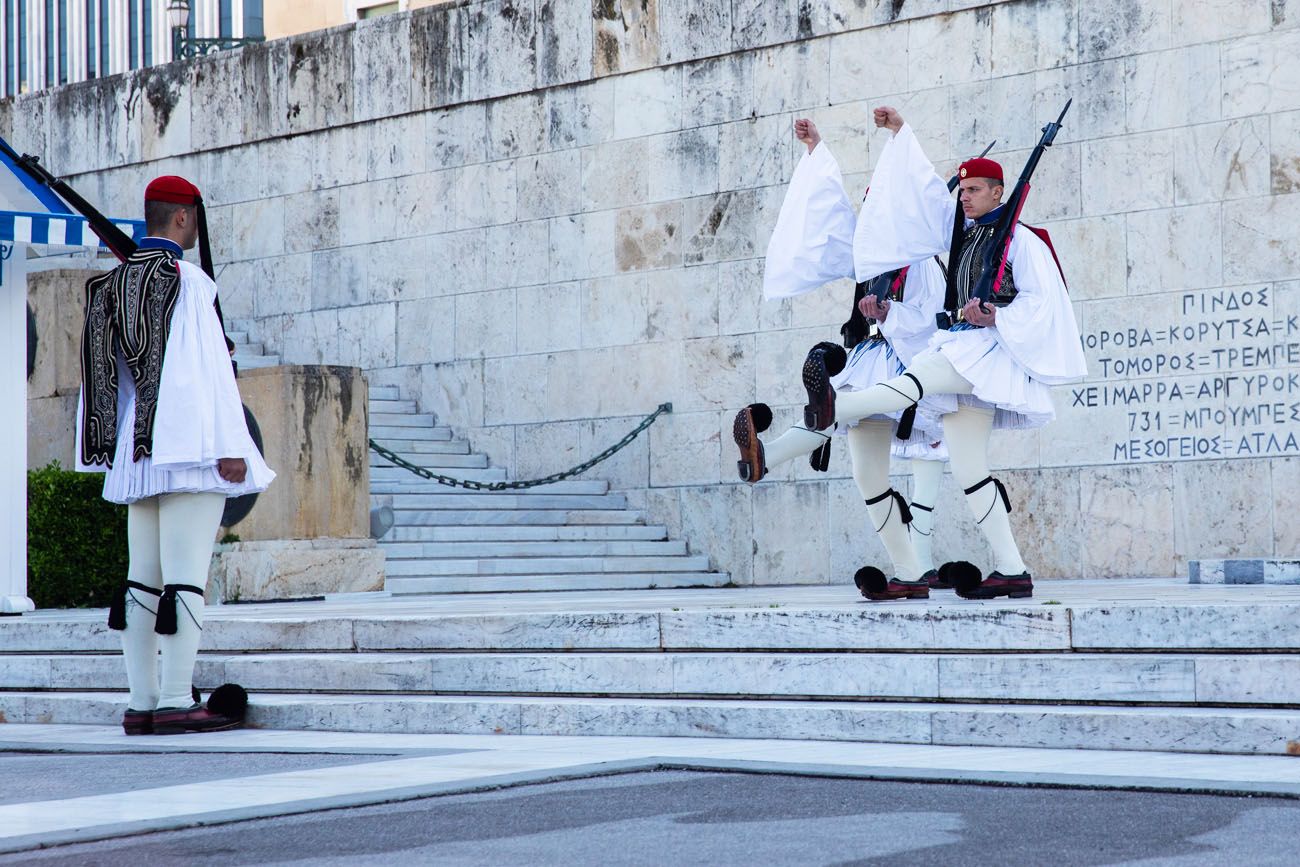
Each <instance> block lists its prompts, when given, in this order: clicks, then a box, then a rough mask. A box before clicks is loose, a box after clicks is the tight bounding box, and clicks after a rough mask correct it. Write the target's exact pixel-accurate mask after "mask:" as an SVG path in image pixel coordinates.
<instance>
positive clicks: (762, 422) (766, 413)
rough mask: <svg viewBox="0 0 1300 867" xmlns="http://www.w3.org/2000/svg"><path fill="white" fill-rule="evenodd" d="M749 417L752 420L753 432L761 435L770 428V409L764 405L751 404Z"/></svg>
mask: <svg viewBox="0 0 1300 867" xmlns="http://www.w3.org/2000/svg"><path fill="white" fill-rule="evenodd" d="M749 417H750V418H751V419H753V420H754V432H755V433H762V432H763V431H765V430H767V429H768V428H770V427H771V426H772V407H770V406H768V405H767V404H765V403H751V404H750V405H749Z"/></svg>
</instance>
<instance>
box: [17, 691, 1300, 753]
mask: <svg viewBox="0 0 1300 867" xmlns="http://www.w3.org/2000/svg"><path fill="white" fill-rule="evenodd" d="M125 708H126V695H125V693H122V692H64V693H58V692H0V714H2V715H3V716H4V718H5V719H6V720H8V721H9V722H12V723H53V724H59V725H95V724H99V725H103V724H110V725H111V724H116V723H117V722H118V720H120V719H121V714H122V711H123V710H124V709H125ZM248 710H249V715H248V721H249V725H250V726H253V727H257V728H267V729H292V730H308V731H359V732H385V733H410V734H417V733H419V734H483V735H486V734H507V735H600V736H643V737H720V738H776V739H786V740H825V741H858V742H868V743H869V742H877V743H900V744H935V745H944V746H994V747H1039V748H1055V749H1092V750H1145V751H1159V752H1178V753H1218V754H1239V755H1281V754H1285V753H1287V751H1288V745H1289V744H1292V743H1294V741H1295V737H1296V732H1297V731H1300V712H1297V711H1293V710H1272V709H1253V708H1181V707H1167V708H1145V707H1106V706H1089V705H1082V706H1070V707H1062V706H1056V705H1000V704H927V703H921V702H844V701H825V702H796V701H747V700H740V699H724V700H717V699H636V700H631V699H616V698H615V699H610V698H568V697H546V698H527V697H511V696H502V697H487V696H459V695H436V696H418V695H413V696H375V695H353V694H341V695H300V694H274V693H256V692H255V693H253V695H252V696H251V702H250V704H249V708H248Z"/></svg>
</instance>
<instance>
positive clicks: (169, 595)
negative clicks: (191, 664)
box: [153, 584, 203, 635]
mask: <svg viewBox="0 0 1300 867" xmlns="http://www.w3.org/2000/svg"><path fill="white" fill-rule="evenodd" d="M181 592H184V593H197V594H198V595H199V596H200V597H201V596H203V588H202V587H195V586H194V585H193V584H165V585H163V592H162V598H161V599H159V600H158V622H157V623H155V624H154V628H153V631H154V632H157V633H158V634H159V635H175V634H176V594H177V593H181Z"/></svg>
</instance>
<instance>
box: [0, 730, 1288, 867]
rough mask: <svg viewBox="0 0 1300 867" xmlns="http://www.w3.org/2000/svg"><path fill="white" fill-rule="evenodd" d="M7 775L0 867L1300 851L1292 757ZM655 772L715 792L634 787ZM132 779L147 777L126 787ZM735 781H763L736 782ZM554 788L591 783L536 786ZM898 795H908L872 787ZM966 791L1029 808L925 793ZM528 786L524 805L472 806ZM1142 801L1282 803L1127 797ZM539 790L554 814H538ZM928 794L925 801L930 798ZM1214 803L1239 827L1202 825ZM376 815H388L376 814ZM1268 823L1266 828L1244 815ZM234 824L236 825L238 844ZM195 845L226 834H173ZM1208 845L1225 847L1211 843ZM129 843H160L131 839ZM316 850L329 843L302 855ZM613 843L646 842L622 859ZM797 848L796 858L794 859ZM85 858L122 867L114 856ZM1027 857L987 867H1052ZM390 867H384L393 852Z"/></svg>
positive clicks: (79, 765) (336, 736)
mask: <svg viewBox="0 0 1300 867" xmlns="http://www.w3.org/2000/svg"><path fill="white" fill-rule="evenodd" d="M6 766H8V767H12V768H15V769H17V770H16V771H15V773H14V774H13V775H12V776H9V775H3V776H0V779H3V781H4V783H5V786H4V788H5V790H6V794H7V800H9V801H10V803H7V804H0V852H4V853H26V855H25V856H21V857H20V856H18V855H17V854H15V857H17V859H18V861H21V860H23V857H31V853H32V852H33V851H34V850H37V849H39V848H42V847H49V846H56V845H57V846H62V845H64V844H83V843H89V842H90V841H95V840H108V839H112V838H118V839H120V840H131V839H134V840H135V842H134V843H131V842H124V843H121V844H120V845H125V846H128V847H130V846H134V845H137V844H141V845H143V844H144V843H146V842H147V843H148V844H149V845H154V844H156V843H159V842H160V841H161V843H164V844H166V845H171V844H170V843H168V842H167V841H168V840H171V839H172V837H171V836H163V837H158V836H156V835H157V833H158V832H176V833H185V834H194V835H197V836H196V837H195V839H200V840H202V841H205V842H202V844H201V845H200V844H195V845H196V846H199V847H200V849H202V851H209V852H215V853H217V854H221V855H222V857H229V856H231V853H230V851H229V850H230V849H231V847H230V846H228V845H227V842H228V841H229V834H230V833H234V832H235V831H236V830H237V831H239V833H240V834H243V829H245V828H249V829H252V828H260V827H263V825H261V824H259V825H250V824H247V822H248V820H270V819H272V818H273V817H284V818H281V819H278V820H277V821H280V822H281V823H282V824H281V825H276V826H274V827H282V828H283V829H284V830H283V832H281V831H275V832H268V836H267V837H266V839H265V841H264V843H259V844H258V845H259V846H263V845H264V846H265V847H269V848H266V849H265V850H259V854H258V855H257V856H256V857H255V858H253V859H252V860H253V861H257V862H266V861H274V860H275V859H281V860H289V859H292V858H293V857H298V856H302V857H307V856H310V857H315V856H317V855H318V854H319V853H331V857H334V856H338V857H339V858H341V859H343V860H339V861H337V862H336V863H339V864H342V863H358V862H356V861H354V860H349V859H350V858H351V856H352V855H356V856H357V857H358V858H360V857H362V856H366V855H376V857H379V855H380V854H381V853H392V852H394V851H400V850H403V849H404V848H409V847H412V846H414V847H417V848H418V847H422V846H426V845H428V846H433V847H435V848H436V850H437V853H438V854H439V857H442V856H443V855H447V857H451V855H455V857H456V858H461V859H465V860H464V861H463V863H492V864H507V863H525V864H530V865H531V864H537V863H543V864H544V863H551V862H548V861H547V860H546V858H548V857H551V856H552V855H553V856H554V858H555V859H556V860H555V861H554V863H560V861H561V860H563V861H564V862H565V863H574V861H573V858H574V857H575V856H581V857H582V858H586V859H589V860H587V861H580V862H578V863H664V860H663V859H662V858H661V859H658V860H654V859H648V858H645V857H644V856H645V854H646V852H650V853H651V854H657V853H659V852H661V851H665V849H666V847H671V846H676V845H678V844H679V843H680V845H681V846H684V847H689V848H690V849H691V851H695V850H697V849H698V851H699V852H702V853H711V856H710V857H708V858H705V859H704V860H705V861H711V862H712V863H730V862H731V861H732V860H743V859H739V857H738V856H739V855H741V854H744V853H745V852H749V851H757V850H755V849H754V847H756V846H762V847H764V856H763V858H762V859H760V860H763V861H765V862H773V863H780V862H782V861H784V863H794V862H798V861H799V860H800V859H799V857H798V856H799V855H800V854H802V852H803V849H802V845H803V843H806V842H807V841H817V842H818V843H819V845H820V844H821V843H823V842H824V843H825V845H826V846H827V847H831V848H827V849H826V850H825V854H826V858H827V859H828V861H827V863H852V862H854V861H855V860H861V859H862V858H863V857H868V856H869V857H878V856H879V857H884V856H886V855H889V854H890V853H893V855H894V856H900V855H901V854H903V853H908V852H913V851H922V852H928V851H930V850H931V849H932V848H934V847H939V846H948V845H957V844H959V843H960V844H961V845H962V846H965V847H968V848H970V852H971V856H970V857H971V858H973V859H975V863H979V862H980V861H981V860H983V859H984V857H985V856H986V855H988V853H989V851H991V848H996V847H1001V849H1007V847H1012V849H1014V847H1023V846H1039V845H1040V842H1039V841H1038V836H1043V835H1046V837H1048V838H1051V839H1056V840H1057V841H1058V843H1062V845H1064V843H1063V842H1062V841H1066V840H1074V841H1076V842H1075V843H1074V844H1072V848H1071V849H1070V851H1071V852H1072V853H1074V855H1076V856H1079V857H1082V855H1087V856H1088V857H1089V858H1091V857H1092V856H1093V855H1094V854H1098V855H1104V856H1105V857H1107V858H1110V857H1112V855H1113V856H1114V858H1121V857H1122V858H1133V857H1137V855H1135V854H1133V853H1132V852H1131V851H1130V849H1129V848H1123V847H1121V848H1119V849H1117V848H1115V847H1116V846H1117V845H1118V844H1119V843H1120V842H1124V841H1127V840H1128V839H1129V838H1130V837H1132V838H1134V839H1136V840H1139V841H1141V840H1149V841H1154V842H1152V843H1151V844H1150V846H1149V847H1148V848H1147V849H1143V850H1142V852H1143V853H1145V854H1147V855H1160V856H1161V857H1164V856H1165V855H1171V856H1174V855H1176V856H1181V855H1189V856H1193V857H1198V858H1199V857H1202V856H1206V855H1207V853H1210V854H1212V853H1213V852H1214V851H1215V850H1214V849H1213V848H1208V849H1207V848H1200V849H1197V848H1189V847H1192V843H1197V845H1202V846H1218V845H1222V847H1223V848H1224V851H1230V850H1231V849H1233V847H1235V846H1237V845H1239V844H1240V843H1242V841H1243V840H1245V841H1249V842H1250V845H1251V846H1254V847H1256V849H1257V850H1258V854H1259V855H1260V857H1261V858H1263V857H1264V856H1266V855H1268V854H1269V853H1270V852H1273V851H1274V849H1275V848H1277V850H1278V851H1287V852H1293V851H1294V849H1293V848H1292V849H1287V848H1286V847H1295V846H1296V845H1297V844H1300V838H1296V837H1287V836H1285V835H1286V834H1290V833H1291V830H1290V829H1294V828H1300V822H1297V821H1296V820H1297V819H1300V761H1297V760H1296V759H1293V758H1289V757H1286V756H1233V755H1217V756H1202V755H1195V754H1187V753H1181V754H1179V753H1150V752H1147V753H1143V752H1135V751H1128V752H1121V751H1104V750H1047V749H1014V748H990V747H936V746H918V745H897V744H865V743H843V742H821V741H788V740H782V741H772V740H740V739H735V740H732V739H722V738H634V737H625V738H615V737H606V738H597V737H538V736H500V735H496V736H494V735H400V734H397V735H393V734H381V733H372V734H364V733H349V732H304V731H271V730H244V731H234V732H218V733H213V734H207V735H185V736H181V737H132V738H127V737H125V736H124V735H123V734H122V732H121V729H120V728H116V727H109V726H56V725H0V774H3V771H4V768H5V767H6ZM177 767H182V768H185V769H187V772H188V770H189V769H193V770H194V772H195V773H194V775H193V776H187V779H186V781H184V782H179V783H178V782H177V781H176V780H175V779H174V778H173V777H172V774H173V772H174V770H175V769H176V768H177ZM663 769H670V770H673V771H688V772H696V771H698V772H710V773H703V774H690V773H688V774H685V775H683V776H680V777H667V776H663V775H662V774H658V773H655V774H649V775H646V774H644V773H642V772H646V771H661V770H663ZM137 771H140V772H142V773H143V774H144V775H145V776H144V778H143V779H137V778H136V772H137ZM734 771H753V772H762V774H763V775H758V774H755V775H744V776H735V775H733V774H731V773H730V772H734ZM610 774H623V775H624V776H619V777H609V776H608V775H610ZM629 774H636V775H637V776H629ZM791 775H795V776H791ZM566 779H570V780H573V779H580V780H583V782H575V783H572V784H566V785H563V786H556V787H555V788H554V789H553V790H552V789H550V788H546V789H543V788H538V784H546V785H549V784H553V783H556V782H557V781H562V780H566ZM791 779H793V780H795V782H789V780H791ZM783 780H784V781H785V782H782V781H783ZM900 780H911V781H918V782H914V783H911V784H902V783H897V782H888V784H886V783H884V782H880V781H900ZM664 781H667V782H666V784H665V785H661V783H663V782H664ZM701 781H703V782H701ZM871 781H877V782H871ZM958 781H959V782H968V783H977V782H986V783H1003V784H1010V785H1014V786H1018V787H1020V788H999V789H991V788H990V789H985V788H977V787H967V788H961V787H950V786H941V785H924V784H923V783H951V782H958ZM850 783H851V785H850ZM530 784H533V785H530ZM521 785H522V786H526V788H516V789H511V790H508V791H504V792H498V793H497V794H494V795H490V796H489V795H480V794H474V793H478V792H487V791H490V790H497V789H501V788H503V787H507V786H521ZM728 786H735V787H737V788H735V790H734V791H733V790H732V789H729V788H727V787H728ZM1028 786H1057V787H1061V786H1067V787H1098V788H1103V789H1108V790H1110V791H1107V792H1094V793H1084V792H1079V791H1069V790H1066V789H1060V788H1057V789H1055V790H1048V791H1043V790H1039V789H1030V788H1025V787H1028ZM783 787H786V788H783ZM790 787H793V788H790ZM1140 789H1150V790H1155V791H1158V792H1166V793H1183V792H1201V793H1206V792H1208V793H1218V794H1229V795H1248V794H1254V795H1261V796H1274V795H1281V796H1284V797H1285V798H1288V799H1290V800H1283V799H1281V798H1277V799H1273V800H1269V801H1262V800H1257V801H1252V800H1239V799H1232V798H1228V799H1215V798H1213V797H1210V796H1209V795H1204V794H1202V795H1185V796H1181V795H1180V796H1174V795H1172V794H1170V795H1159V796H1154V795H1146V794H1141V795H1139V794H1137V793H1136V792H1135V791H1134V790H1140ZM605 790H608V791H605ZM551 791H554V792H558V793H559V794H558V795H553V796H552V795H547V794H546V792H551ZM925 792H932V793H938V794H933V795H926V796H924V797H923V796H922V794H920V793H925ZM944 792H947V793H949V794H948V795H946V796H945V795H942V793H944ZM539 793H540V794H539ZM436 796H447V797H436ZM431 798H432V799H433V800H430V799H431ZM927 798H929V800H927ZM944 798H946V800H944ZM989 798H992V799H993V800H989ZM1134 798H1136V799H1137V800H1134ZM421 799H423V800H421ZM918 799H919V800H918ZM1148 799H1149V800H1148ZM417 801H418V803H416V802H417ZM1220 801H1221V802H1222V804H1237V805H1239V806H1240V807H1241V809H1238V808H1236V807H1233V808H1229V807H1226V806H1219V807H1209V806H1206V805H1211V804H1214V803H1218V802H1220ZM398 802H405V803H398ZM384 804H389V805H392V804H396V806H389V807H379V806H378V805H384ZM1261 804H1264V805H1266V806H1267V807H1268V809H1269V810H1272V811H1273V812H1268V811H1267V810H1263V811H1262V812H1248V811H1246V809H1245V808H1246V807H1247V806H1251V807H1259V806H1260V805H1261ZM1089 805H1091V806H1089ZM1115 805H1121V806H1118V807H1117V806H1115ZM1177 805H1182V806H1181V807H1178V806H1177ZM356 808H363V809H371V810H376V809H377V810H379V812H380V814H381V815H378V816H377V817H375V818H373V819H370V820H359V821H360V824H358V825H352V826H349V825H348V822H350V821H351V819H349V818H348V817H349V816H351V815H354V814H355V815H363V813H362V812H357V811H356ZM341 810H352V811H353V812H347V813H345V812H340V811H341ZM1261 810H1262V808H1261ZM322 811H328V812H322ZM457 811H459V812H457ZM1162 811H1163V812H1162ZM883 813H888V814H889V815H888V816H883V815H882V814H883ZM1085 813H1086V815H1085ZM1184 814H1185V815H1184ZM293 816H300V817H301V818H291V817H293ZM313 817H315V818H313ZM448 817H451V818H448ZM1188 817H1190V819H1195V821H1190V819H1189V818H1188ZM232 822H238V823H241V824H240V825H239V827H238V828H237V829H236V828H233V826H231V825H229V823H232ZM263 824H264V823H263ZM336 825H337V826H338V827H340V828H348V827H351V828H352V832H351V833H339V834H338V837H337V840H335V838H334V837H332V836H330V835H332V834H334V833H335V832H334V831H332V830H328V829H332V828H334V827H335V826H336ZM202 826H221V827H224V828H227V830H226V831H221V830H218V831H183V830H182V829H190V828H196V827H202ZM295 829H297V830H295ZM476 829H477V830H476ZM579 831H581V833H578V832H579ZM1212 833H1218V834H1219V835H1220V836H1210V837H1205V840H1202V836H1203V835H1208V834H1212ZM140 834H154V835H155V836H153V837H150V838H148V840H144V839H142V838H140V837H138V836H134V835H140ZM1223 834H1227V835H1228V836H1226V837H1224V836H1222V835H1223ZM205 835H206V836H205ZM322 835H324V836H323V837H322ZM421 835H424V836H421ZM864 835H865V836H864ZM1035 835H1038V836H1035ZM1053 835H1055V836H1053ZM1279 835H1282V836H1279ZM318 837H321V838H322V842H321V843H319V844H315V843H311V841H312V840H314V839H315V838H318ZM353 837H355V840H354V839H352V838H353ZM1193 838H1195V839H1193ZM621 839H628V840H633V839H641V840H644V841H647V842H646V845H645V846H642V847H641V848H628V847H627V846H622V845H620V844H619V842H618V841H620V840H621ZM413 840H414V841H416V842H412V841H413ZM791 840H793V841H797V842H799V843H800V845H799V846H797V847H796V848H795V849H793V850H792V849H790V848H789V847H790V846H791V845H792V844H791V843H790V841H791ZM1189 840H1191V841H1192V842H1191V843H1189V842H1187V841H1189ZM332 841H333V842H332ZM746 841H748V842H746ZM782 841H785V842H782ZM1018 841H1019V842H1018ZM1078 841H1082V842H1078ZM1198 841H1199V842H1198ZM1205 841H1209V842H1205ZM1222 841H1227V842H1222ZM309 844H310V845H309ZM186 845H188V844H186ZM242 845H243V844H241V846H242ZM1126 845H1127V844H1126ZM96 846H97V847H104V848H103V850H104V851H105V852H116V851H118V846H119V844H112V845H110V844H96ZM782 846H785V847H786V848H781V847H782ZM277 847H279V848H277ZM349 847H360V848H355V851H354V848H349ZM575 847H576V848H575ZM646 847H648V848H646ZM729 847H730V848H729ZM737 847H738V848H737ZM1278 847H1281V848H1278ZM1001 849H999V851H1001ZM1256 849H1252V850H1251V852H1252V858H1251V860H1250V861H1249V862H1248V863H1252V864H1254V863H1267V862H1266V861H1261V860H1259V859H1257V858H1255V857H1254V855H1255V854H1256ZM58 851H59V852H67V851H71V850H65V849H62V848H61V849H59V850H58ZM96 851H99V849H98V848H97V849H96ZM196 851H198V850H196ZM241 851H242V850H241ZM955 851H956V850H954V852H955ZM1008 851H1011V850H1010V849H1008ZM1035 851H1037V850H1034V851H1029V850H1025V851H1023V852H1021V853H1020V854H1019V855H1018V856H1017V860H1015V861H1007V860H1005V859H996V858H995V859H993V862H992V863H1027V864H1035V863H1044V862H1045V861H1046V860H1050V859H1048V858H1046V856H1044V857H1041V858H1040V857H1038V856H1036V855H1035V854H1034V852H1035ZM1045 851H1046V852H1051V851H1052V850H1051V849H1050V848H1049V849H1047V850H1045ZM981 852H984V855H981V854H980V853H981ZM341 853H344V854H341ZM346 853H351V855H348V854H346ZM448 853H450V854H448ZM481 853H487V854H484V855H483V856H482V857H483V859H484V860H482V861H479V862H476V861H474V860H473V859H474V858H479V857H480V854H481ZM1080 853H1082V855H1081V854H1080ZM1116 853H1118V854H1116ZM429 854H430V853H416V855H413V856H412V858H411V859H405V858H404V859H403V862H405V863H410V862H417V863H418V860H419V859H420V858H423V857H424V856H426V855H429ZM820 854H821V853H819V857H820ZM113 857H116V856H113ZM241 857H242V856H241ZM383 857H389V858H390V862H389V863H391V854H387V855H383ZM918 857H921V856H918ZM927 857H928V856H927ZM965 857H966V856H965V855H958V854H954V855H953V858H955V859H956V861H938V862H936V861H930V862H929V863H961V859H962V858H965ZM141 858H143V859H144V861H145V863H153V862H154V861H155V860H161V858H158V859H155V858H154V857H153V856H152V855H151V854H148V853H146V855H141V856H140V858H137V857H136V856H130V857H129V858H126V860H128V861H130V862H131V863H139V862H140V859H141ZM602 858H603V860H602ZM619 858H622V859H624V860H622V861H619V860H618V859H619ZM676 860H678V861H681V860H682V859H680V858H679V859H676ZM1057 860H1059V859H1057ZM687 861H688V862H689V859H687ZM78 863H117V862H114V861H112V860H106V861H102V862H101V861H94V860H85V859H82V860H80V861H79V862H78ZM240 863H242V862H240ZM324 863H335V862H329V861H325V862H324ZM360 863H366V862H364V861H362V862H360ZM375 863H378V861H376V862H375ZM451 863H458V862H457V861H455V860H453V861H452V862H451ZM669 863H673V862H672V861H669ZM891 863H892V862H891ZM904 863H906V862H904ZM984 863H990V862H988V861H984ZM1060 863H1067V862H1064V861H1062V862H1060ZM1068 863H1108V862H1106V861H1075V862H1068ZM1153 863H1166V862H1153ZM1168 863H1202V862H1198V861H1190V862H1178V861H1174V862H1168ZM1209 863H1214V862H1213V861H1211V862H1209ZM1278 863H1283V862H1278ZM1290 863H1294V858H1292V862H1290ZM1234 867H1236V865H1234Z"/></svg>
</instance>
